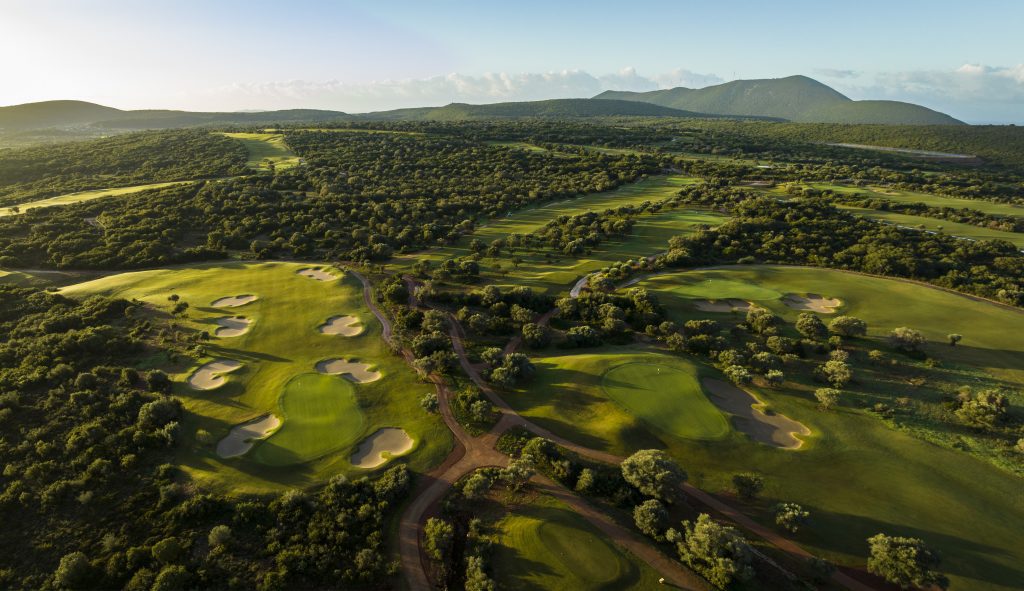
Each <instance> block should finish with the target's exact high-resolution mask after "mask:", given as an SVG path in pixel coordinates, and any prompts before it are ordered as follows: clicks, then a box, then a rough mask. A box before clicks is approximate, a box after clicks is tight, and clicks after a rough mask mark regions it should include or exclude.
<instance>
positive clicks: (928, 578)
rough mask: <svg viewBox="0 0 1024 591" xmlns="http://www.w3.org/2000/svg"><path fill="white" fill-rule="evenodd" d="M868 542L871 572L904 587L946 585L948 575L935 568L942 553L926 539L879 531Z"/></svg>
mask: <svg viewBox="0 0 1024 591" xmlns="http://www.w3.org/2000/svg"><path fill="white" fill-rule="evenodd" d="M868 545H869V547H870V555H869V556H868V572H870V573H874V574H876V575H878V576H880V577H882V578H884V579H885V580H886V581H889V582H890V583H893V584H895V585H899V586H900V587H901V588H903V589H909V588H911V587H919V588H925V587H928V586H930V585H936V586H938V587H940V588H943V589H945V588H946V585H947V584H948V581H947V580H946V577H945V576H943V575H942V573H939V572H936V571H935V568H936V567H938V566H939V563H940V558H939V555H938V553H936V552H935V551H933V550H931V549H930V548H928V546H926V545H925V543H924V541H923V540H921V539H918V538H901V537H895V536H887V535H885V534H877V535H875V536H872V537H870V538H868Z"/></svg>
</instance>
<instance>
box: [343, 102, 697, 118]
mask: <svg viewBox="0 0 1024 591" xmlns="http://www.w3.org/2000/svg"><path fill="white" fill-rule="evenodd" d="M614 116H622V117H707V115H705V114H703V113H695V112H692V111H684V110H680V109H675V108H670V107H664V106H660V105H654V104H649V103H643V102H636V101H622V100H594V99H551V100H545V101H529V102H511V103H494V104H490V105H469V104H466V103H452V104H450V105H447V106H444V107H436V108H421V109H398V110H395V111H383V112H380V113H368V114H366V115H361V116H360V117H361V118H365V119H389V120H405V121H467V120H474V119H505V118H516V117H548V118H575V117H614Z"/></svg>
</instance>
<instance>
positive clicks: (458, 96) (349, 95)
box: [182, 68, 722, 113]
mask: <svg viewBox="0 0 1024 591" xmlns="http://www.w3.org/2000/svg"><path fill="white" fill-rule="evenodd" d="M720 82H722V79H721V78H719V77H718V76H715V75H714V74H697V73H694V72H691V71H689V70H684V69H677V70H674V71H672V72H668V73H665V74H661V75H657V76H653V77H648V76H643V75H640V74H639V73H638V72H637V71H636V70H635V69H634V68H624V69H622V70H620V71H618V72H616V73H613V74H605V75H601V76H594V75H593V74H590V73H588V72H584V71H582V70H562V71H560V72H547V73H542V74H532V73H526V74H509V73H504V72H501V73H488V74H483V75H480V76H467V75H464V74H447V75H445V76H434V77H432V78H419V79H406V80H383V81H378V82H370V83H363V84H354V83H347V82H342V81H338V80H328V81H321V82H314V81H307V80H291V81H286V82H266V83H255V84H231V85H227V86H221V87H218V88H212V89H210V90H208V91H207V92H205V93H202V96H191V97H188V98H190V99H191V100H193V101H195V102H196V103H197V104H204V105H210V104H217V105H221V106H220V108H221V109H224V110H236V109H240V108H246V109H249V108H252V109H257V108H258V109H283V108H311V107H316V108H324V109H337V110H342V111H349V112H353V113H358V112H366V111H379V110H386V109H395V108H403V107H424V106H437V105H445V104H448V103H452V102H463V103H493V102H502V101H533V100H542V99H550V98H589V97H592V96H594V95H596V94H599V93H601V92H603V91H605V90H630V91H637V92H644V91H649V90H657V89H659V88H671V87H674V86H688V87H691V88H692V87H695V86H696V87H701V86H708V85H709V84H717V83H720ZM182 98H183V99H184V98H186V97H182ZM207 108H208V107H207Z"/></svg>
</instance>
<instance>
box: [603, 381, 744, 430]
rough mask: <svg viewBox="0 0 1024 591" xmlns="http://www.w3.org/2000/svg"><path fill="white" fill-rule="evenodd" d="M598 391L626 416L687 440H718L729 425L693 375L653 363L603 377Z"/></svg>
mask: <svg viewBox="0 0 1024 591" xmlns="http://www.w3.org/2000/svg"><path fill="white" fill-rule="evenodd" d="M601 389H603V390H604V392H605V394H607V395H608V396H609V397H611V398H612V400H615V401H616V402H618V403H619V404H621V405H622V406H623V407H625V408H626V410H628V411H629V412H631V413H632V414H634V415H636V416H637V417H639V418H641V419H643V420H644V421H647V422H648V423H650V424H652V425H654V426H656V427H658V428H660V429H662V430H664V431H666V432H668V433H671V434H673V435H676V436H678V437H685V438H686V439H720V438H722V437H725V436H726V435H728V434H729V423H728V421H726V419H725V417H724V416H722V413H721V412H720V411H719V410H718V409H717V408H715V405H713V404H712V403H711V401H709V400H708V399H707V397H706V396H705V395H704V391H703V390H702V389H701V386H700V383H698V382H697V378H696V376H695V375H694V374H693V373H690V372H687V371H683V370H681V369H678V368H675V367H669V366H667V365H661V364H655V363H626V364H623V365H619V366H616V367H613V368H611V369H609V370H608V371H606V372H605V373H604V376H603V377H602V379H601Z"/></svg>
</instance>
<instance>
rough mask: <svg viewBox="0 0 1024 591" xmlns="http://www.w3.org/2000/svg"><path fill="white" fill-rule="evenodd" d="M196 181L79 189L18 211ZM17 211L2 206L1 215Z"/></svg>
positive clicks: (34, 203) (24, 205)
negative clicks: (76, 191) (92, 189)
mask: <svg viewBox="0 0 1024 591" xmlns="http://www.w3.org/2000/svg"><path fill="white" fill-rule="evenodd" d="M189 182H194V181H173V182H169V183H150V184H148V185H133V186H131V187H118V188H116V189H97V190H95V191H79V192H78V193H69V194H67V195H58V196H56V197H48V198H46V199H40V200H38V201H29V202H27V203H20V204H18V206H17V208H18V212H17V213H25V211H27V210H29V209H35V208H37V207H51V206H54V205H70V204H72V203H81V202H82V201H92V200H93V199H99V198H101V197H119V196H124V195H130V194H132V193H138V192H139V191H145V190H146V189H160V188H163V187H170V186H171V185H180V184H183V183H189ZM15 213H16V212H15V211H14V209H13V208H11V207H2V208H0V217H2V216H7V215H15Z"/></svg>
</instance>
